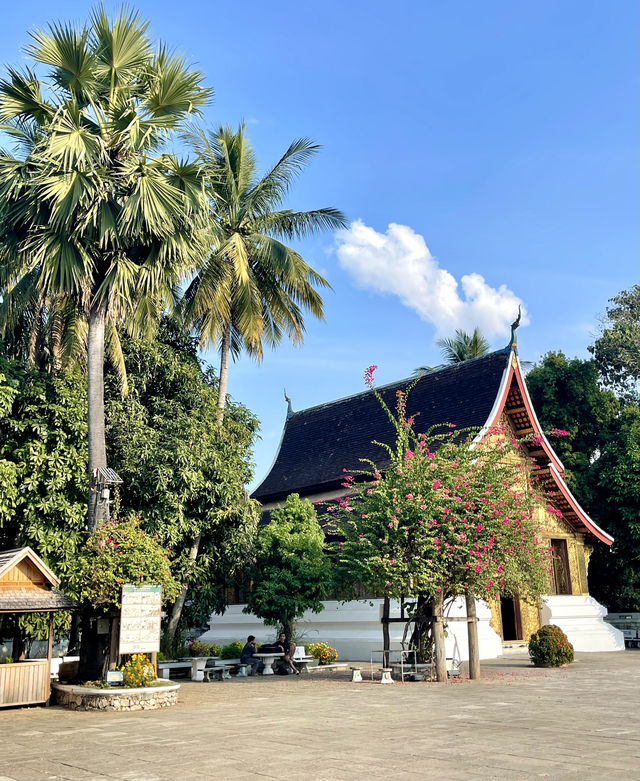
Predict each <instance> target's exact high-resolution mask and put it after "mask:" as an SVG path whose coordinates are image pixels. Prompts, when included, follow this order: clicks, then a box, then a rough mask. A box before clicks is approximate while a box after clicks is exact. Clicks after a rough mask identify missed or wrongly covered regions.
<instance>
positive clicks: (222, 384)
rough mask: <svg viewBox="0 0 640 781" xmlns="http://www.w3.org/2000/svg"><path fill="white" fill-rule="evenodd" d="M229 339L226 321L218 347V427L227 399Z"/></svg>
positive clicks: (228, 326) (222, 417) (229, 332)
mask: <svg viewBox="0 0 640 781" xmlns="http://www.w3.org/2000/svg"><path fill="white" fill-rule="evenodd" d="M230 341H231V323H227V325H225V327H224V331H223V333H222V345H221V347H220V376H219V378H218V419H217V423H218V428H220V426H222V421H223V419H224V406H225V404H226V401H227V378H228V376H229V343H230Z"/></svg>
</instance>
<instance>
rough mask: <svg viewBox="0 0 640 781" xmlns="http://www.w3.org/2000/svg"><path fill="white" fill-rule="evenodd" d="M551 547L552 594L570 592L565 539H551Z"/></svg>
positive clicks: (567, 552)
mask: <svg viewBox="0 0 640 781" xmlns="http://www.w3.org/2000/svg"><path fill="white" fill-rule="evenodd" d="M551 547H552V548H553V589H554V594H571V577H570V575H569V551H568V549H567V541H566V540H551Z"/></svg>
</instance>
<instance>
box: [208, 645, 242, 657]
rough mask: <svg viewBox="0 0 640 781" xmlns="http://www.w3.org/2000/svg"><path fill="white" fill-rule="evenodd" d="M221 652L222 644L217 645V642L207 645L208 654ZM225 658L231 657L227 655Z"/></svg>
mask: <svg viewBox="0 0 640 781" xmlns="http://www.w3.org/2000/svg"><path fill="white" fill-rule="evenodd" d="M243 647H244V646H243ZM221 653H222V646H221V645H218V643H211V645H210V646H209V656H220V654H221ZM227 658H229V659H231V658H232V657H231V656H229V657H227Z"/></svg>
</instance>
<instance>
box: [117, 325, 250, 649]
mask: <svg viewBox="0 0 640 781" xmlns="http://www.w3.org/2000/svg"><path fill="white" fill-rule="evenodd" d="M123 354H124V359H125V364H126V368H127V373H128V377H129V385H130V391H129V394H128V395H127V396H126V397H124V398H122V397H121V396H120V394H119V393H118V385H117V377H115V376H114V375H113V374H111V375H109V379H108V383H107V389H108V398H109V400H108V403H107V411H108V421H109V425H108V427H107V440H108V443H109V451H110V453H111V454H112V460H113V464H114V466H115V467H116V469H117V470H118V472H119V473H120V474H122V476H123V477H124V478H125V481H124V484H123V486H122V488H121V494H120V501H121V505H122V507H123V509H124V510H126V511H128V510H135V511H137V512H140V513H142V514H143V516H144V524H145V528H146V529H148V530H149V531H151V532H153V533H156V534H158V535H159V537H160V539H161V540H162V541H163V543H164V544H166V545H168V547H169V548H170V549H171V559H172V562H173V568H174V572H175V573H176V575H177V576H178V577H179V578H180V582H181V583H182V584H184V586H185V587H184V588H183V590H182V592H181V594H180V595H179V596H178V599H177V600H176V601H175V603H174V606H173V608H172V611H171V616H170V622H169V629H168V632H167V643H168V644H169V645H171V643H172V642H173V639H174V637H175V633H176V629H177V626H178V621H179V620H180V617H181V613H182V607H183V605H184V602H185V595H186V593H187V592H186V587H187V586H188V587H189V589H190V594H191V599H190V603H191V604H190V610H189V619H190V620H191V621H192V622H195V623H204V622H205V621H206V618H208V616H209V615H210V614H211V611H212V610H223V609H224V607H225V606H226V587H227V586H228V585H230V584H232V583H233V582H235V579H236V578H237V577H238V576H239V572H240V571H241V569H242V567H243V566H244V565H245V563H246V562H247V561H250V560H251V555H252V548H253V543H254V539H255V533H256V519H257V512H256V510H255V503H254V502H252V501H250V500H248V499H247V497H246V494H245V490H244V484H245V483H247V482H249V481H250V480H251V476H252V464H251V445H252V442H253V437H254V436H255V432H256V430H257V420H256V419H255V417H254V416H253V415H252V414H251V413H250V412H249V410H248V409H247V408H246V407H244V406H242V405H241V404H236V403H233V402H229V403H228V408H227V415H226V416H225V420H224V425H223V427H222V428H218V426H217V414H218V407H217V390H218V388H217V379H216V377H215V376H214V374H213V372H212V371H211V370H210V369H204V370H203V369H202V368H201V366H200V363H199V361H198V359H197V357H196V352H195V346H194V344H193V342H192V340H189V338H188V336H186V335H185V334H184V332H183V331H181V330H180V329H179V327H177V326H176V324H175V322H172V321H170V320H164V321H163V324H162V327H161V330H160V333H159V338H158V339H157V340H155V341H153V342H146V341H142V340H132V339H125V340H124V341H123ZM194 539H198V540H201V542H200V544H199V546H198V551H197V555H193V540H194ZM205 616H206V618H205Z"/></svg>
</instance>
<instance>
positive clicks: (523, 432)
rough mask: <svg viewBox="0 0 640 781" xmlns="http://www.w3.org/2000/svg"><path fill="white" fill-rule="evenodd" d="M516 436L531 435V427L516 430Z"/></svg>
mask: <svg viewBox="0 0 640 781" xmlns="http://www.w3.org/2000/svg"><path fill="white" fill-rule="evenodd" d="M516 434H533V429H532V428H531V427H529V428H518V429H516Z"/></svg>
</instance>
